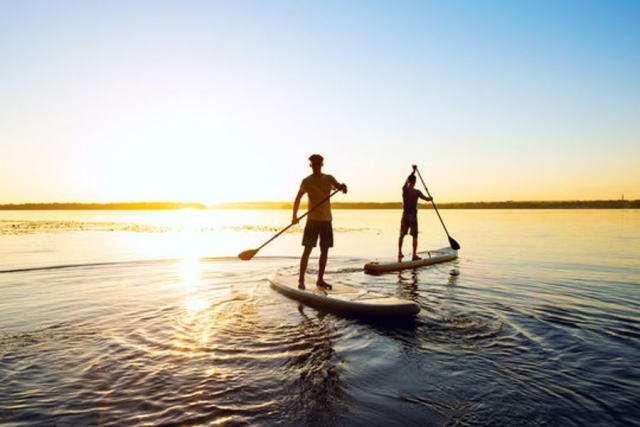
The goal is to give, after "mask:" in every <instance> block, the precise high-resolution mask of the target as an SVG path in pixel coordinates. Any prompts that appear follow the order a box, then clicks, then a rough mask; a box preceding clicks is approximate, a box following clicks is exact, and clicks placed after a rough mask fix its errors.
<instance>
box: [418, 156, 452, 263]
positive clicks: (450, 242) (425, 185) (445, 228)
mask: <svg viewBox="0 0 640 427" xmlns="http://www.w3.org/2000/svg"><path fill="white" fill-rule="evenodd" d="M414 167H415V169H416V172H418V176H419V177H420V181H422V185H423V186H424V189H425V191H426V192H427V196H429V197H430V198H431V203H432V204H433V209H435V211H436V213H437V214H438V218H440V223H441V224H442V228H444V232H445V233H447V237H448V238H449V244H450V245H451V248H452V249H455V250H456V251H457V250H458V249H460V245H459V244H458V242H456V241H455V239H454V238H453V237H451V236H450V235H449V232H448V231H447V227H446V226H445V225H444V221H443V220H442V217H441V216H440V212H438V208H437V207H436V204H435V202H434V201H433V197H431V194H429V189H428V188H427V184H425V183H424V180H423V179H422V175H420V171H419V170H418V167H417V166H414Z"/></svg>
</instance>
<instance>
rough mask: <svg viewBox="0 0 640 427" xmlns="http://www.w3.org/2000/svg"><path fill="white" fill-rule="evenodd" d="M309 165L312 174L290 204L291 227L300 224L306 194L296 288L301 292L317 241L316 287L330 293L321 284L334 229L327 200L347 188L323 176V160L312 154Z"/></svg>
mask: <svg viewBox="0 0 640 427" xmlns="http://www.w3.org/2000/svg"><path fill="white" fill-rule="evenodd" d="M309 165H310V166H311V169H312V170H313V173H312V174H311V175H309V176H308V177H306V178H304V179H303V180H302V183H301V184H300V190H298V194H297V195H296V198H295V201H294V202H293V220H292V222H293V223H294V224H298V223H299V222H300V220H299V218H298V209H299V208H300V201H301V200H302V196H304V195H305V194H307V197H308V200H309V210H308V218H307V222H306V224H305V227H304V234H303V236H302V246H304V251H303V252H302V256H301V257H300V278H299V279H298V288H300V289H304V288H305V286H304V278H305V274H306V272H307V264H308V263H309V255H311V251H312V250H313V248H314V247H316V245H317V244H318V238H320V259H319V260H318V279H317V281H316V286H318V287H320V288H325V289H331V285H329V284H328V283H327V282H325V281H324V270H325V268H326V266H327V259H328V257H329V248H331V247H333V227H332V224H331V220H332V217H331V202H330V201H329V198H330V197H331V196H332V195H333V194H335V193H332V190H336V191H342V192H343V193H345V194H346V193H347V185H346V184H341V183H339V182H338V180H336V179H335V178H334V177H333V175H327V174H324V173H322V166H323V165H324V158H323V157H322V156H321V155H320V154H312V155H311V156H310V157H309Z"/></svg>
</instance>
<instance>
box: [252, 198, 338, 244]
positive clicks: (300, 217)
mask: <svg viewBox="0 0 640 427" xmlns="http://www.w3.org/2000/svg"><path fill="white" fill-rule="evenodd" d="M339 191H341V189H340V188H338V189H336V190H334V191H333V192H332V193H331V194H329V195H328V196H327V197H325V198H324V199H322V201H321V202H320V203H318V204H317V205H315V206H314V207H312V208H311V209H309V210H308V211H306V212H305V213H303V214H302V215H300V216H299V217H298V221H300V220H301V219H302V218H304V217H305V216H307V215H309V214H310V213H311V212H313V211H314V210H315V209H317V208H318V207H319V206H320V205H322V204H323V203H324V202H326V201H327V200H329V199H330V198H331V197H332V196H333V195H334V194H336V193H337V192H339ZM295 224H296V223H295V222H293V221H292V222H291V224H289V225H287V226H286V227H285V228H283V229H282V230H280V231H279V232H278V233H277V234H276V235H274V236H273V237H272V238H270V239H269V240H267V241H266V242H264V243H263V244H262V245H261V246H260V247H259V248H258V249H256V252H257V251H259V250H260V249H262V248H264V247H265V246H267V245H268V244H269V243H271V242H272V241H273V240H274V239H275V238H277V237H278V236H280V235H281V234H282V233H284V232H285V231H287V230H288V229H289V228H291V227H292V226H293V225H295Z"/></svg>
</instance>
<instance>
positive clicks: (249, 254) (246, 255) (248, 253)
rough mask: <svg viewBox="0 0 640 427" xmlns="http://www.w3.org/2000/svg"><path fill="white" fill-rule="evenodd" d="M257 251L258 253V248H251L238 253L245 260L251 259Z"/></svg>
mask: <svg viewBox="0 0 640 427" xmlns="http://www.w3.org/2000/svg"><path fill="white" fill-rule="evenodd" d="M257 253H258V250H257V249H249V250H248V251H244V252H240V253H239V254H238V258H240V259H241V260H243V261H249V260H250V259H251V258H253V257H254V256H255V254H257Z"/></svg>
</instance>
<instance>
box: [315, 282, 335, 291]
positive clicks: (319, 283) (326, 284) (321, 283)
mask: <svg viewBox="0 0 640 427" xmlns="http://www.w3.org/2000/svg"><path fill="white" fill-rule="evenodd" d="M316 286H317V287H319V288H323V289H329V290H331V289H333V286H331V285H330V284H328V283H327V282H325V281H324V280H318V282H317V283H316Z"/></svg>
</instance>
